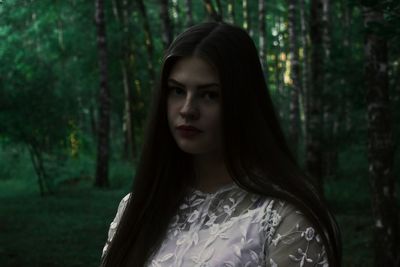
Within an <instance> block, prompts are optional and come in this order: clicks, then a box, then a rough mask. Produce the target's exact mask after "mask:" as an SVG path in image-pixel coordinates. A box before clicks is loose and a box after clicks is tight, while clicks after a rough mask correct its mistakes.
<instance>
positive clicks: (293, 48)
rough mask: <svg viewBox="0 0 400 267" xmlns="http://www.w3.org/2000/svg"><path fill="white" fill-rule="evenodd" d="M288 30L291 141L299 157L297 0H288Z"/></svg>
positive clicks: (295, 154) (299, 87)
mask: <svg viewBox="0 0 400 267" xmlns="http://www.w3.org/2000/svg"><path fill="white" fill-rule="evenodd" d="M288 4H289V15H288V32H289V50H290V51H289V61H290V78H291V85H292V86H291V88H290V89H291V91H290V109H289V114H290V115H289V118H290V124H289V143H290V146H291V148H292V152H293V155H294V156H295V157H296V158H297V157H298V153H297V152H298V145H299V135H300V109H299V95H300V91H301V82H300V75H299V74H300V64H299V55H298V46H297V33H296V28H295V25H296V24H297V16H296V12H297V9H298V6H297V0H288Z"/></svg>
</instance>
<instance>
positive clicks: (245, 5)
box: [242, 0, 253, 37]
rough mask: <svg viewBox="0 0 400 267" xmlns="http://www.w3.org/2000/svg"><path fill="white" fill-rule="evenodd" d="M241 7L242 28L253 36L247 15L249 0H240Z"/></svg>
mask: <svg viewBox="0 0 400 267" xmlns="http://www.w3.org/2000/svg"><path fill="white" fill-rule="evenodd" d="M242 7H243V29H245V30H246V31H247V32H248V33H249V35H250V36H251V37H253V31H252V28H251V25H250V17H249V2H248V1H247V0H242Z"/></svg>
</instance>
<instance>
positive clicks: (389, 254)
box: [362, 1, 400, 266]
mask: <svg viewBox="0 0 400 267" xmlns="http://www.w3.org/2000/svg"><path fill="white" fill-rule="evenodd" d="M366 2H367V1H365V2H364V5H363V7H362V10H363V15H364V27H365V44H364V54H365V69H364V71H365V72H364V75H365V87H366V90H367V91H366V101H367V108H368V162H369V178H370V186H371V192H372V211H373V215H374V219H375V225H374V241H373V243H372V246H373V247H374V250H375V265H374V266H399V264H400V258H399V255H400V254H399V253H398V252H399V245H397V242H398V239H397V238H398V228H397V227H398V212H397V207H396V198H395V176H394V172H393V160H394V141H393V130H392V120H391V112H390V111H391V109H390V99H389V88H388V87H389V86H388V71H387V70H388V59H387V41H386V40H385V39H384V37H382V35H381V34H380V32H377V31H378V30H377V25H380V26H384V18H383V12H382V11H381V10H378V9H377V6H378V4H379V2H378V1H372V2H371V1H368V4H369V5H367V4H366ZM379 31H381V29H379Z"/></svg>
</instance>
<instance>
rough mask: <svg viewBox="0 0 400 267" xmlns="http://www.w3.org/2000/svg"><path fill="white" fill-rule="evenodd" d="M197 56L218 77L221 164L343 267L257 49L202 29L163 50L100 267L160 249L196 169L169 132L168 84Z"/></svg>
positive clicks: (221, 29) (243, 36)
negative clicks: (291, 215)
mask: <svg viewBox="0 0 400 267" xmlns="http://www.w3.org/2000/svg"><path fill="white" fill-rule="evenodd" d="M188 56H198V57H201V58H203V59H205V60H207V61H208V62H210V64H212V65H214V66H215V67H216V69H217V70H218V73H219V78H220V82H221V85H222V86H221V95H222V124H223V125H222V129H223V130H222V132H223V149H224V155H226V158H225V163H226V166H227V168H228V171H229V173H230V175H231V176H232V179H233V180H234V181H235V182H236V183H237V184H238V185H239V186H240V187H242V188H244V189H246V190H247V191H250V192H253V193H258V194H261V195H266V196H273V197H277V198H280V199H285V200H287V201H289V202H290V203H292V204H293V205H295V206H297V207H298V208H299V209H301V210H302V211H303V212H304V214H305V215H306V216H307V217H308V218H309V219H310V221H311V222H312V223H313V224H314V225H315V227H316V228H317V230H318V231H319V232H320V234H321V237H322V239H323V240H324V244H325V246H326V250H327V254H328V258H329V262H330V263H331V265H332V266H340V264H341V243H340V234H339V229H338V226H337V224H336V222H335V220H334V217H333V216H332V214H331V212H330V211H329V209H328V208H327V206H326V204H325V202H324V200H323V199H322V198H321V197H320V195H319V193H318V192H317V190H315V186H314V185H313V184H312V183H311V181H310V179H308V178H307V177H306V176H305V175H304V173H303V172H302V171H301V169H300V167H299V166H298V165H297V163H296V161H295V160H294V158H293V156H292V154H291V153H290V150H289V148H288V146H287V144H286V141H285V138H284V135H283V133H282V130H281V127H280V124H279V122H278V119H277V116H276V114H275V110H274V107H273V103H272V101H271V97H270V95H269V92H268V89H267V85H266V82H265V80H264V74H263V71H262V67H261V64H260V62H259V58H258V53H257V49H256V47H255V45H254V43H253V41H252V39H251V38H250V37H249V35H248V34H247V33H246V32H245V31H244V30H242V29H240V28H239V27H236V26H232V25H229V24H226V23H216V22H209V23H202V24H199V25H196V26H193V27H191V28H189V29H188V30H186V31H185V32H183V33H182V34H180V35H179V36H178V37H177V38H176V39H175V41H174V42H173V43H172V44H171V46H170V48H169V49H168V51H167V53H166V56H165V58H164V61H163V66H162V69H161V75H160V81H159V83H158V86H157V87H156V90H155V92H154V98H153V102H152V106H151V111H150V115H149V117H148V123H147V127H146V132H145V133H146V135H145V140H144V144H143V148H142V153H141V158H140V161H139V164H138V168H137V172H136V175H135V179H134V182H133V188H132V197H131V199H130V201H129V202H128V204H127V207H126V209H125V212H124V214H123V216H122V219H121V221H120V224H119V226H118V229H117V232H116V234H115V236H114V239H113V241H112V243H111V245H110V248H109V250H108V252H107V254H106V255H105V257H104V259H103V262H102V266H107V267H111V266H112V267H115V266H143V265H144V264H145V263H146V261H147V260H148V259H149V257H150V256H151V255H152V254H153V253H154V252H156V250H157V249H158V248H159V246H160V244H161V242H162V241H163V238H164V235H165V233H166V230H167V227H168V224H169V222H170V220H171V218H172V217H173V215H174V214H175V213H176V211H177V209H178V205H179V204H180V202H181V201H182V199H183V197H184V195H185V193H186V190H187V188H188V185H190V184H191V183H192V181H193V167H192V162H191V158H190V156H189V155H188V154H185V153H184V152H183V151H181V150H180V149H179V148H178V147H177V145H176V143H175V141H174V139H173V137H172V135H171V133H170V130H169V128H168V122H167V114H166V111H167V107H166V96H167V95H166V94H167V90H166V79H167V77H168V75H169V72H170V70H171V67H172V66H173V64H174V63H175V62H176V61H177V60H178V59H179V58H182V57H188Z"/></svg>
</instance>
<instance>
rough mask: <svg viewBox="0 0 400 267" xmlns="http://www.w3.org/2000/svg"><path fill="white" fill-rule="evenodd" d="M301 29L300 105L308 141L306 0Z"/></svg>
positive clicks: (308, 65) (301, 12) (303, 3)
mask: <svg viewBox="0 0 400 267" xmlns="http://www.w3.org/2000/svg"><path fill="white" fill-rule="evenodd" d="M299 9H300V28H301V38H300V39H301V45H302V48H303V58H302V62H301V67H302V68H301V81H302V91H301V92H300V104H301V106H302V110H303V112H304V123H302V127H303V128H302V131H303V133H304V138H305V139H307V131H306V129H307V127H305V126H306V125H307V119H308V117H309V106H308V99H309V94H310V53H309V39H310V37H309V32H308V28H307V24H306V21H307V18H306V12H305V10H306V5H305V1H304V0H300V8H299Z"/></svg>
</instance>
